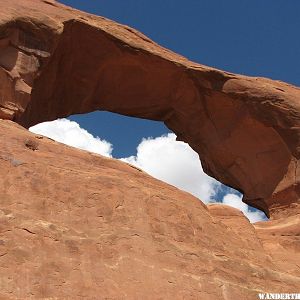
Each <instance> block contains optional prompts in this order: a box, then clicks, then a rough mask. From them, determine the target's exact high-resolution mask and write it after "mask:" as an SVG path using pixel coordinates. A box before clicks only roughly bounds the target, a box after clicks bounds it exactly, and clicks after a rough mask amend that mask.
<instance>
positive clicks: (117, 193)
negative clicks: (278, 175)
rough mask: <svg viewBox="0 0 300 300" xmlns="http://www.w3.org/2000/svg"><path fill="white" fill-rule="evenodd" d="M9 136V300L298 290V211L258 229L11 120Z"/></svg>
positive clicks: (5, 202)
mask: <svg viewBox="0 0 300 300" xmlns="http://www.w3.org/2000/svg"><path fill="white" fill-rule="evenodd" d="M0 134H1V137H2V138H3V140H5V143H3V142H2V143H1V144H0V167H1V176H2V177H3V178H2V180H1V184H0V199H1V208H0V278H1V280H0V298H1V299H141V298H143V299H207V300H210V299H211V300H215V299H227V300H229V299H249V300H250V299H256V298H257V293H259V292H295V291H298V289H299V286H300V268H299V261H300V255H299V219H298V223H295V222H294V220H295V219H294V220H291V219H289V218H291V217H289V218H286V219H284V221H283V223H282V222H280V221H278V220H277V221H270V222H267V223H264V224H257V225H255V227H254V226H253V225H252V224H250V223H249V221H248V220H247V219H246V218H245V217H244V216H243V215H242V214H241V213H240V212H239V211H237V210H236V209H234V208H230V207H227V206H224V205H212V206H209V207H208V208H207V207H206V206H205V205H204V204H203V203H202V202H201V201H199V200H198V199H196V198H194V197H193V196H191V195H189V194H188V193H185V192H182V191H180V190H178V189H176V188H174V187H172V186H169V185H167V184H165V183H162V182H160V181H158V180H156V179H154V178H152V177H150V176H149V175H147V174H145V173H144V172H142V171H140V170H138V169H136V168H133V167H131V166H129V165H127V164H125V163H122V162H119V161H117V160H113V159H108V158H104V157H101V156H100V155H96V154H92V153H88V152H85V151H81V150H77V149H74V148H71V147H68V146H64V145H61V144H59V143H56V142H54V141H52V140H50V139H47V138H43V137H41V136H37V135H34V134H32V133H30V132H28V131H26V130H25V129H23V128H22V127H20V126H18V125H16V124H15V123H13V122H11V121H0ZM274 233H275V236H274V235H273V234H274ZM278 241H280V242H279V244H278Z"/></svg>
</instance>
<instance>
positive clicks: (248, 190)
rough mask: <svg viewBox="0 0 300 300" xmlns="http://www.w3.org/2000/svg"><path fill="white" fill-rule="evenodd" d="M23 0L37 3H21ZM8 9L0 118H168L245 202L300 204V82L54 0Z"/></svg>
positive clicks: (0, 49) (1, 42) (1, 40)
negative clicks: (240, 71)
mask: <svg viewBox="0 0 300 300" xmlns="http://www.w3.org/2000/svg"><path fill="white" fill-rule="evenodd" d="M4 2H6V0H4ZM33 2H34V6H33ZM21 5H32V6H33V7H34V9H33V10H32V11H28V10H24V9H23V10H22V9H20V10H16V7H18V6H21ZM7 7H8V9H7V11H6V12H5V16H4V15H3V13H0V20H1V22H0V80H1V83H2V86H1V88H0V96H1V97H0V99H1V100H0V117H2V118H6V119H13V120H14V121H16V122H18V123H19V124H21V125H23V126H25V127H30V126H32V125H34V124H36V123H39V122H43V121H46V120H53V119H56V118H58V117H66V116H69V115H71V114H75V113H87V112H91V111H95V110H107V111H111V112H115V113H119V114H124V115H128V116H134V117H140V118H148V119H152V120H159V121H163V122H164V123H165V124H166V125H167V126H168V127H169V128H170V129H171V130H172V131H174V132H175V133H176V135H177V137H178V139H180V140H183V141H185V142H187V143H189V145H190V146H191V147H192V148H193V149H194V150H195V151H197V152H198V153H199V155H200V156H201V159H202V165H203V168H204V170H205V171H206V173H208V174H209V175H211V176H213V177H215V178H216V179H218V180H219V181H221V182H223V183H225V184H226V185H229V186H232V187H234V188H236V189H238V190H240V191H241V192H243V193H244V199H243V201H244V202H246V203H247V204H250V205H252V206H254V207H256V208H259V209H261V210H263V211H264V212H265V213H266V214H267V215H270V214H271V215H272V216H273V217H277V216H278V215H279V214H281V215H282V214H283V213H284V214H293V213H294V211H295V210H297V209H299V198H300V171H299V168H298V160H299V154H300V146H299V145H300V142H299V137H300V134H299V132H300V129H299V126H300V90H299V89H298V88H296V87H293V86H291V85H288V84H286V83H283V82H279V81H272V80H269V79H266V78H252V77H246V76H241V75H236V74H232V73H228V72H223V71H220V70H216V69H213V68H210V67H206V66H203V65H199V64H196V63H193V62H190V61H188V60H187V59H185V58H184V57H181V56H179V55H177V54H175V53H173V52H171V51H169V50H167V49H164V48H162V47H160V46H159V45H157V44H155V43H154V42H153V41H151V40H149V39H148V38H147V37H145V36H144V35H142V34H141V33H139V32H137V31H135V30H134V29H131V28H129V27H126V26H122V25H119V24H117V23H115V22H112V21H110V20H107V19H104V18H101V17H95V16H92V15H88V14H85V13H83V12H79V11H75V10H71V9H69V8H67V7H65V6H63V5H60V4H58V3H57V2H55V1H52V2H51V3H50V2H49V1H42V0H40V1H33V0H24V1H22V4H19V3H18V1H7ZM20 12H21V13H22V14H24V15H23V16H20ZM17 13H18V16H17V15H16V14H17ZM8 58H9V60H8ZM7 61H9V64H7Z"/></svg>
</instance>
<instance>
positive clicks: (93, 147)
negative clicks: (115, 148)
mask: <svg viewBox="0 0 300 300" xmlns="http://www.w3.org/2000/svg"><path fill="white" fill-rule="evenodd" d="M29 130H30V131H31V132H34V133H37V134H42V135H45V136H47V137H49V138H52V139H53V140H55V141H57V142H60V143H64V144H66V145H69V146H72V147H76V148H79V149H82V150H87V151H90V152H94V153H98V154H101V155H104V156H107V157H111V156H112V155H111V153H112V144H110V143H109V142H107V141H105V140H101V139H100V138H99V137H94V136H93V135H91V134H90V133H89V132H87V131H86V130H85V129H83V128H81V127H80V126H79V124H78V123H76V122H73V121H70V120H68V119H58V120H55V121H52V122H44V123H40V124H37V125H35V126H33V127H30V128H29Z"/></svg>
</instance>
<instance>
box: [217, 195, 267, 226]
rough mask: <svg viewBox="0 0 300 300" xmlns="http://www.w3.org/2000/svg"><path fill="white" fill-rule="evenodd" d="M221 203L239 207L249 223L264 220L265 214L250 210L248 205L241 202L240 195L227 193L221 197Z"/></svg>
mask: <svg viewBox="0 0 300 300" xmlns="http://www.w3.org/2000/svg"><path fill="white" fill-rule="evenodd" d="M222 202H223V204H226V205H229V206H232V207H234V208H237V209H239V210H240V211H242V213H243V214H244V215H245V216H246V217H247V218H248V219H249V220H250V222H251V223H255V222H258V221H263V220H265V215H264V213H263V212H261V211H259V210H255V211H251V210H250V207H249V206H248V205H247V204H245V203H244V202H242V196H239V195H236V194H227V195H225V196H224V197H223V201H222Z"/></svg>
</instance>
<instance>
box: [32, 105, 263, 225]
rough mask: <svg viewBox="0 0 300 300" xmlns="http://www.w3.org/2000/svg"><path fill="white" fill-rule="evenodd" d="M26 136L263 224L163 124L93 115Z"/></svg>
mask: <svg viewBox="0 0 300 300" xmlns="http://www.w3.org/2000/svg"><path fill="white" fill-rule="evenodd" d="M30 131H32V132H34V133H37V134H42V135H45V136H47V137H50V138H52V139H54V140H56V141H58V142H61V143H64V144H67V145H70V146H73V147H76V148H80V149H83V150H87V151H90V152H95V153H98V154H101V155H104V156H107V157H111V158H115V159H119V160H121V161H123V162H126V163H129V164H132V165H134V166H136V167H138V168H140V169H142V170H143V171H145V172H147V173H148V174H150V175H152V176H153V177H155V178H157V179H159V180H162V181H164V182H166V183H168V184H171V185H173V186H175V187H177V188H179V189H181V190H183V191H186V192H188V193H190V194H192V195H194V196H195V197H197V198H198V199H200V200H201V201H203V202H204V203H206V204H214V203H222V204H226V205H229V206H232V207H234V208H237V209H239V210H240V211H242V212H243V213H244V215H245V216H246V217H247V218H248V219H249V220H250V222H252V223H254V222H258V221H265V220H267V218H266V217H265V215H264V213H263V212H261V211H259V210H258V209H255V208H253V207H251V206H248V205H247V204H245V203H243V202H242V197H243V195H242V194H241V193H240V192H238V191H237V190H235V189H233V188H231V187H228V186H226V185H225V184H222V183H221V182H219V181H217V180H216V179H214V178H212V177H210V176H208V175H207V174H206V173H205V172H204V171H203V168H202V166H201V158H200V159H199V156H198V154H197V153H196V152H195V151H194V150H193V149H192V148H191V147H190V146H189V145H188V144H187V143H184V142H182V141H177V140H176V135H175V134H174V133H173V132H172V131H171V130H170V129H168V128H167V127H166V126H165V125H164V124H163V123H162V122H158V121H150V120H146V119H139V118H133V117H126V116H123V115H119V114H115V113H110V112H104V111H97V112H93V113H89V114H80V115H72V116H70V117H69V118H68V119H57V120H54V121H50V122H44V123H40V124H37V125H35V126H32V127H31V128H30Z"/></svg>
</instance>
